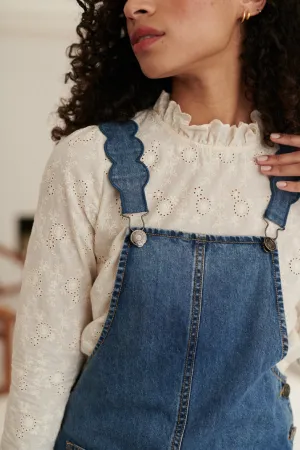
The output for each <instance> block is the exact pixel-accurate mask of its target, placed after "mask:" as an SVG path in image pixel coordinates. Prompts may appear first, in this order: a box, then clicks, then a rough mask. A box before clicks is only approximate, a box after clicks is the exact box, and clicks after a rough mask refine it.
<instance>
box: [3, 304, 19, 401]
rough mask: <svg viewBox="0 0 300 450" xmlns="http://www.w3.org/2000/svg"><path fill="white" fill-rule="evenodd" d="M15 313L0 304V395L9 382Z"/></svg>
mask: <svg viewBox="0 0 300 450" xmlns="http://www.w3.org/2000/svg"><path fill="white" fill-rule="evenodd" d="M15 316H16V315H15V313H14V312H13V311H11V310H10V309H9V308H6V307H5V306H0V343H1V344H2V347H3V357H2V365H3V374H4V382H3V383H2V385H1V386H0V395H1V394H7V393H8V392H9V388H10V382H11V357H12V337H13V328H14V324H15Z"/></svg>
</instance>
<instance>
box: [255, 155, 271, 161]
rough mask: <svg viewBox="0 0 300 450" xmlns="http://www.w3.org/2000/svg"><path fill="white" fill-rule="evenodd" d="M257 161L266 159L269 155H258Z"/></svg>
mask: <svg viewBox="0 0 300 450" xmlns="http://www.w3.org/2000/svg"><path fill="white" fill-rule="evenodd" d="M256 159H257V161H268V159H269V157H268V156H258V157H257V158H256Z"/></svg>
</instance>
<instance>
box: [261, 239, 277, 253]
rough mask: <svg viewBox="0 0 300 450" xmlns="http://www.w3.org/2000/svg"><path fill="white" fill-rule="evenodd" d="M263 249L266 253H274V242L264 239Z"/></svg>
mask: <svg viewBox="0 0 300 450" xmlns="http://www.w3.org/2000/svg"><path fill="white" fill-rule="evenodd" d="M263 247H264V250H265V251H266V252H274V251H275V250H276V242H275V240H274V239H272V238H269V237H266V238H265V239H264V245H263Z"/></svg>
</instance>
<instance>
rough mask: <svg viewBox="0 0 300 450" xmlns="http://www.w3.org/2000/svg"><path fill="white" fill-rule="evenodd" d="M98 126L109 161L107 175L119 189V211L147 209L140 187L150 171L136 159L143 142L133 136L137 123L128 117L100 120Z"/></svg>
mask: <svg viewBox="0 0 300 450" xmlns="http://www.w3.org/2000/svg"><path fill="white" fill-rule="evenodd" d="M99 128H100V131H101V132H102V133H103V134H104V135H105V136H106V138H107V140H106V142H105V145H104V150H105V153H106V156H107V157H108V158H109V159H110V161H111V162H112V166H111V169H110V171H109V174H108V176H109V180H110V182H111V184H112V185H113V186H114V187H115V188H116V189H117V190H118V191H119V192H120V198H121V206H122V213H123V214H134V213H142V212H145V213H146V212H149V211H148V205H147V200H146V195H145V189H144V188H145V186H146V184H147V183H148V181H149V178H150V175H149V170H148V167H147V166H146V165H145V164H144V163H143V162H141V161H140V159H141V157H142V156H143V153H144V145H143V143H142V141H141V140H140V139H138V138H137V137H136V133H137V131H138V125H137V124H136V122H134V121H133V120H130V121H128V122H125V123H116V122H110V123H103V124H101V125H99Z"/></svg>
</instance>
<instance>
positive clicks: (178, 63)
mask: <svg viewBox="0 0 300 450" xmlns="http://www.w3.org/2000/svg"><path fill="white" fill-rule="evenodd" d="M248 3H251V0H127V2H126V4H125V7H124V13H125V16H126V19H127V28H128V33H129V36H130V37H131V38H132V45H133V51H134V52H135V54H136V57H137V59H138V61H139V64H140V66H141V69H142V71H143V72H144V74H145V75H146V76H147V77H149V78H164V77H174V76H179V75H184V74H189V73H190V74H192V73H193V72H194V71H195V70H197V68H201V67H203V65H205V63H206V62H209V61H211V58H212V57H218V55H220V54H221V53H222V52H224V51H226V50H227V49H228V50H229V51H230V48H231V47H235V49H239V44H240V39H241V38H240V18H241V16H242V14H243V11H244V10H245V9H246V10H247V4H248ZM248 10H249V9H248ZM147 28H150V30H148V29H147ZM151 29H154V30H151ZM141 36H144V38H143V39H142V40H140V38H141ZM150 36H152V37H150Z"/></svg>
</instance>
